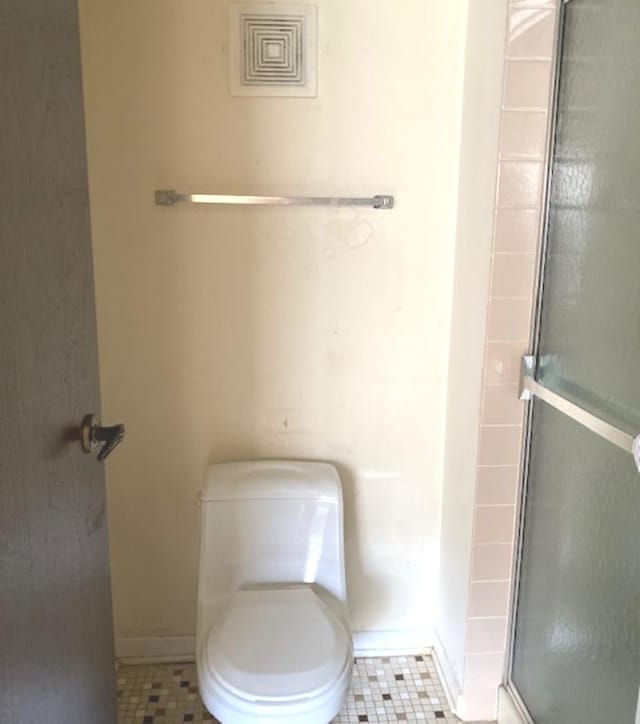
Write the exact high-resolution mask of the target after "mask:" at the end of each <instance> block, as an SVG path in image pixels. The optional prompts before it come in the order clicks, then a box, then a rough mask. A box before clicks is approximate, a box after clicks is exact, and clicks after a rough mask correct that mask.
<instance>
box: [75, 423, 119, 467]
mask: <svg viewBox="0 0 640 724" xmlns="http://www.w3.org/2000/svg"><path fill="white" fill-rule="evenodd" d="M123 439H124V425H111V427H103V426H102V423H101V422H100V418H99V417H97V415H85V417H84V420H83V421H82V431H81V436H80V441H81V443H82V449H83V450H84V451H85V452H86V453H90V452H94V451H95V450H97V449H98V448H99V447H100V443H104V445H103V446H102V447H101V448H100V452H99V453H98V460H99V461H100V462H102V461H103V460H104V459H105V458H106V457H108V456H109V455H110V454H111V453H112V452H113V449H114V448H115V447H116V446H117V445H119V444H120V443H121V442H122V441H123Z"/></svg>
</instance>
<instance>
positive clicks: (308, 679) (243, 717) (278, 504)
mask: <svg viewBox="0 0 640 724" xmlns="http://www.w3.org/2000/svg"><path fill="white" fill-rule="evenodd" d="M352 667H353V649H352V643H351V633H350V628H349V621H348V614H347V598H346V585H345V576H344V546H343V525H342V490H341V486H340V479H339V477H338V474H337V471H336V470H335V468H333V467H332V466H331V465H328V464H326V463H313V462H294V461H265V462H248V463H226V464H222V465H213V466H210V467H209V469H208V471H207V475H206V478H205V485H204V488H203V493H202V534H201V551H200V579H199V587H198V631H197V669H198V679H199V685H200V693H201V696H202V699H203V701H204V704H205V706H206V707H207V709H208V710H209V711H210V712H211V713H212V714H213V715H214V716H215V717H217V718H218V719H219V720H220V721H222V722H223V724H245V723H247V724H248V723H249V722H251V723H254V722H264V723H265V724H266V723H267V722H283V723H285V722H291V723H292V724H327V722H329V721H330V720H331V719H333V717H335V716H336V714H337V713H338V712H339V711H340V709H341V708H342V705H343V704H344V700H345V698H346V694H347V690H348V688H349V684H350V681H351V672H352Z"/></svg>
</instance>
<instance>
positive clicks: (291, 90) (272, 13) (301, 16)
mask: <svg viewBox="0 0 640 724" xmlns="http://www.w3.org/2000/svg"><path fill="white" fill-rule="evenodd" d="M229 34H230V37H229V51H230V64H229V65H230V72H231V94H232V95H235V96H302V97H315V96H316V94H317V77H316V76H317V72H316V70H317V8H316V7H315V6H314V5H280V4H272V3H269V4H267V3H260V4H251V5H247V4H242V5H239V4H238V5H236V4H234V5H230V6H229Z"/></svg>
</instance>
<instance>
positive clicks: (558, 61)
mask: <svg viewBox="0 0 640 724" xmlns="http://www.w3.org/2000/svg"><path fill="white" fill-rule="evenodd" d="M570 2H571V0H558V6H557V8H556V18H555V31H554V32H555V37H554V52H553V58H552V73H551V90H550V102H549V114H548V119H547V139H548V142H547V149H546V154H545V164H544V192H543V198H542V209H543V211H542V219H541V223H540V233H539V245H538V263H537V270H536V279H535V285H534V293H533V301H534V306H533V315H532V324H531V335H530V341H529V354H530V355H532V356H533V358H534V360H537V359H538V353H539V349H540V332H541V318H542V297H543V293H544V272H545V268H546V261H547V250H548V230H549V200H550V191H551V171H552V168H553V158H554V153H555V146H556V128H557V117H558V97H559V91H560V75H561V68H562V49H563V43H564V20H565V9H566V6H567V5H568V4H569V3H570ZM534 373H535V369H534ZM533 402H534V399H533V398H532V399H531V401H530V402H529V403H528V404H527V406H526V411H525V420H524V427H523V437H522V452H521V460H522V462H521V470H520V489H519V494H518V500H517V507H516V533H515V545H514V556H513V565H512V574H511V580H512V581H513V585H512V587H511V588H512V590H511V598H510V602H509V615H508V637H507V656H506V661H505V671H504V680H503V687H504V689H505V690H506V692H507V694H508V695H509V697H510V699H511V703H512V704H513V706H514V707H515V709H516V710H517V712H518V714H519V715H520V716H521V718H522V719H523V721H524V722H526V723H527V724H535V721H534V719H533V717H532V716H531V714H530V713H529V711H528V709H527V707H526V704H525V703H524V701H523V699H522V697H521V696H520V693H519V692H518V689H517V687H516V685H515V683H514V681H513V678H512V671H513V659H514V649H515V629H516V616H517V612H518V597H519V592H520V575H521V569H522V550H523V545H524V523H525V512H526V503H527V487H528V479H529V462H530V453H531V438H532V432H533V426H532V423H533Z"/></svg>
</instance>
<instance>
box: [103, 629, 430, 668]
mask: <svg viewBox="0 0 640 724" xmlns="http://www.w3.org/2000/svg"><path fill="white" fill-rule="evenodd" d="M432 645H433V633H432V632H431V631H354V633H353V648H354V653H355V655H356V656H412V655H419V654H426V653H429V652H430V651H431V647H432ZM115 648H116V658H117V659H118V661H120V662H122V663H123V664H152V663H157V664H160V663H169V662H174V661H175V662H179V661H180V662H188V661H194V660H195V651H196V639H195V636H123V637H118V638H116V641H115Z"/></svg>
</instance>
